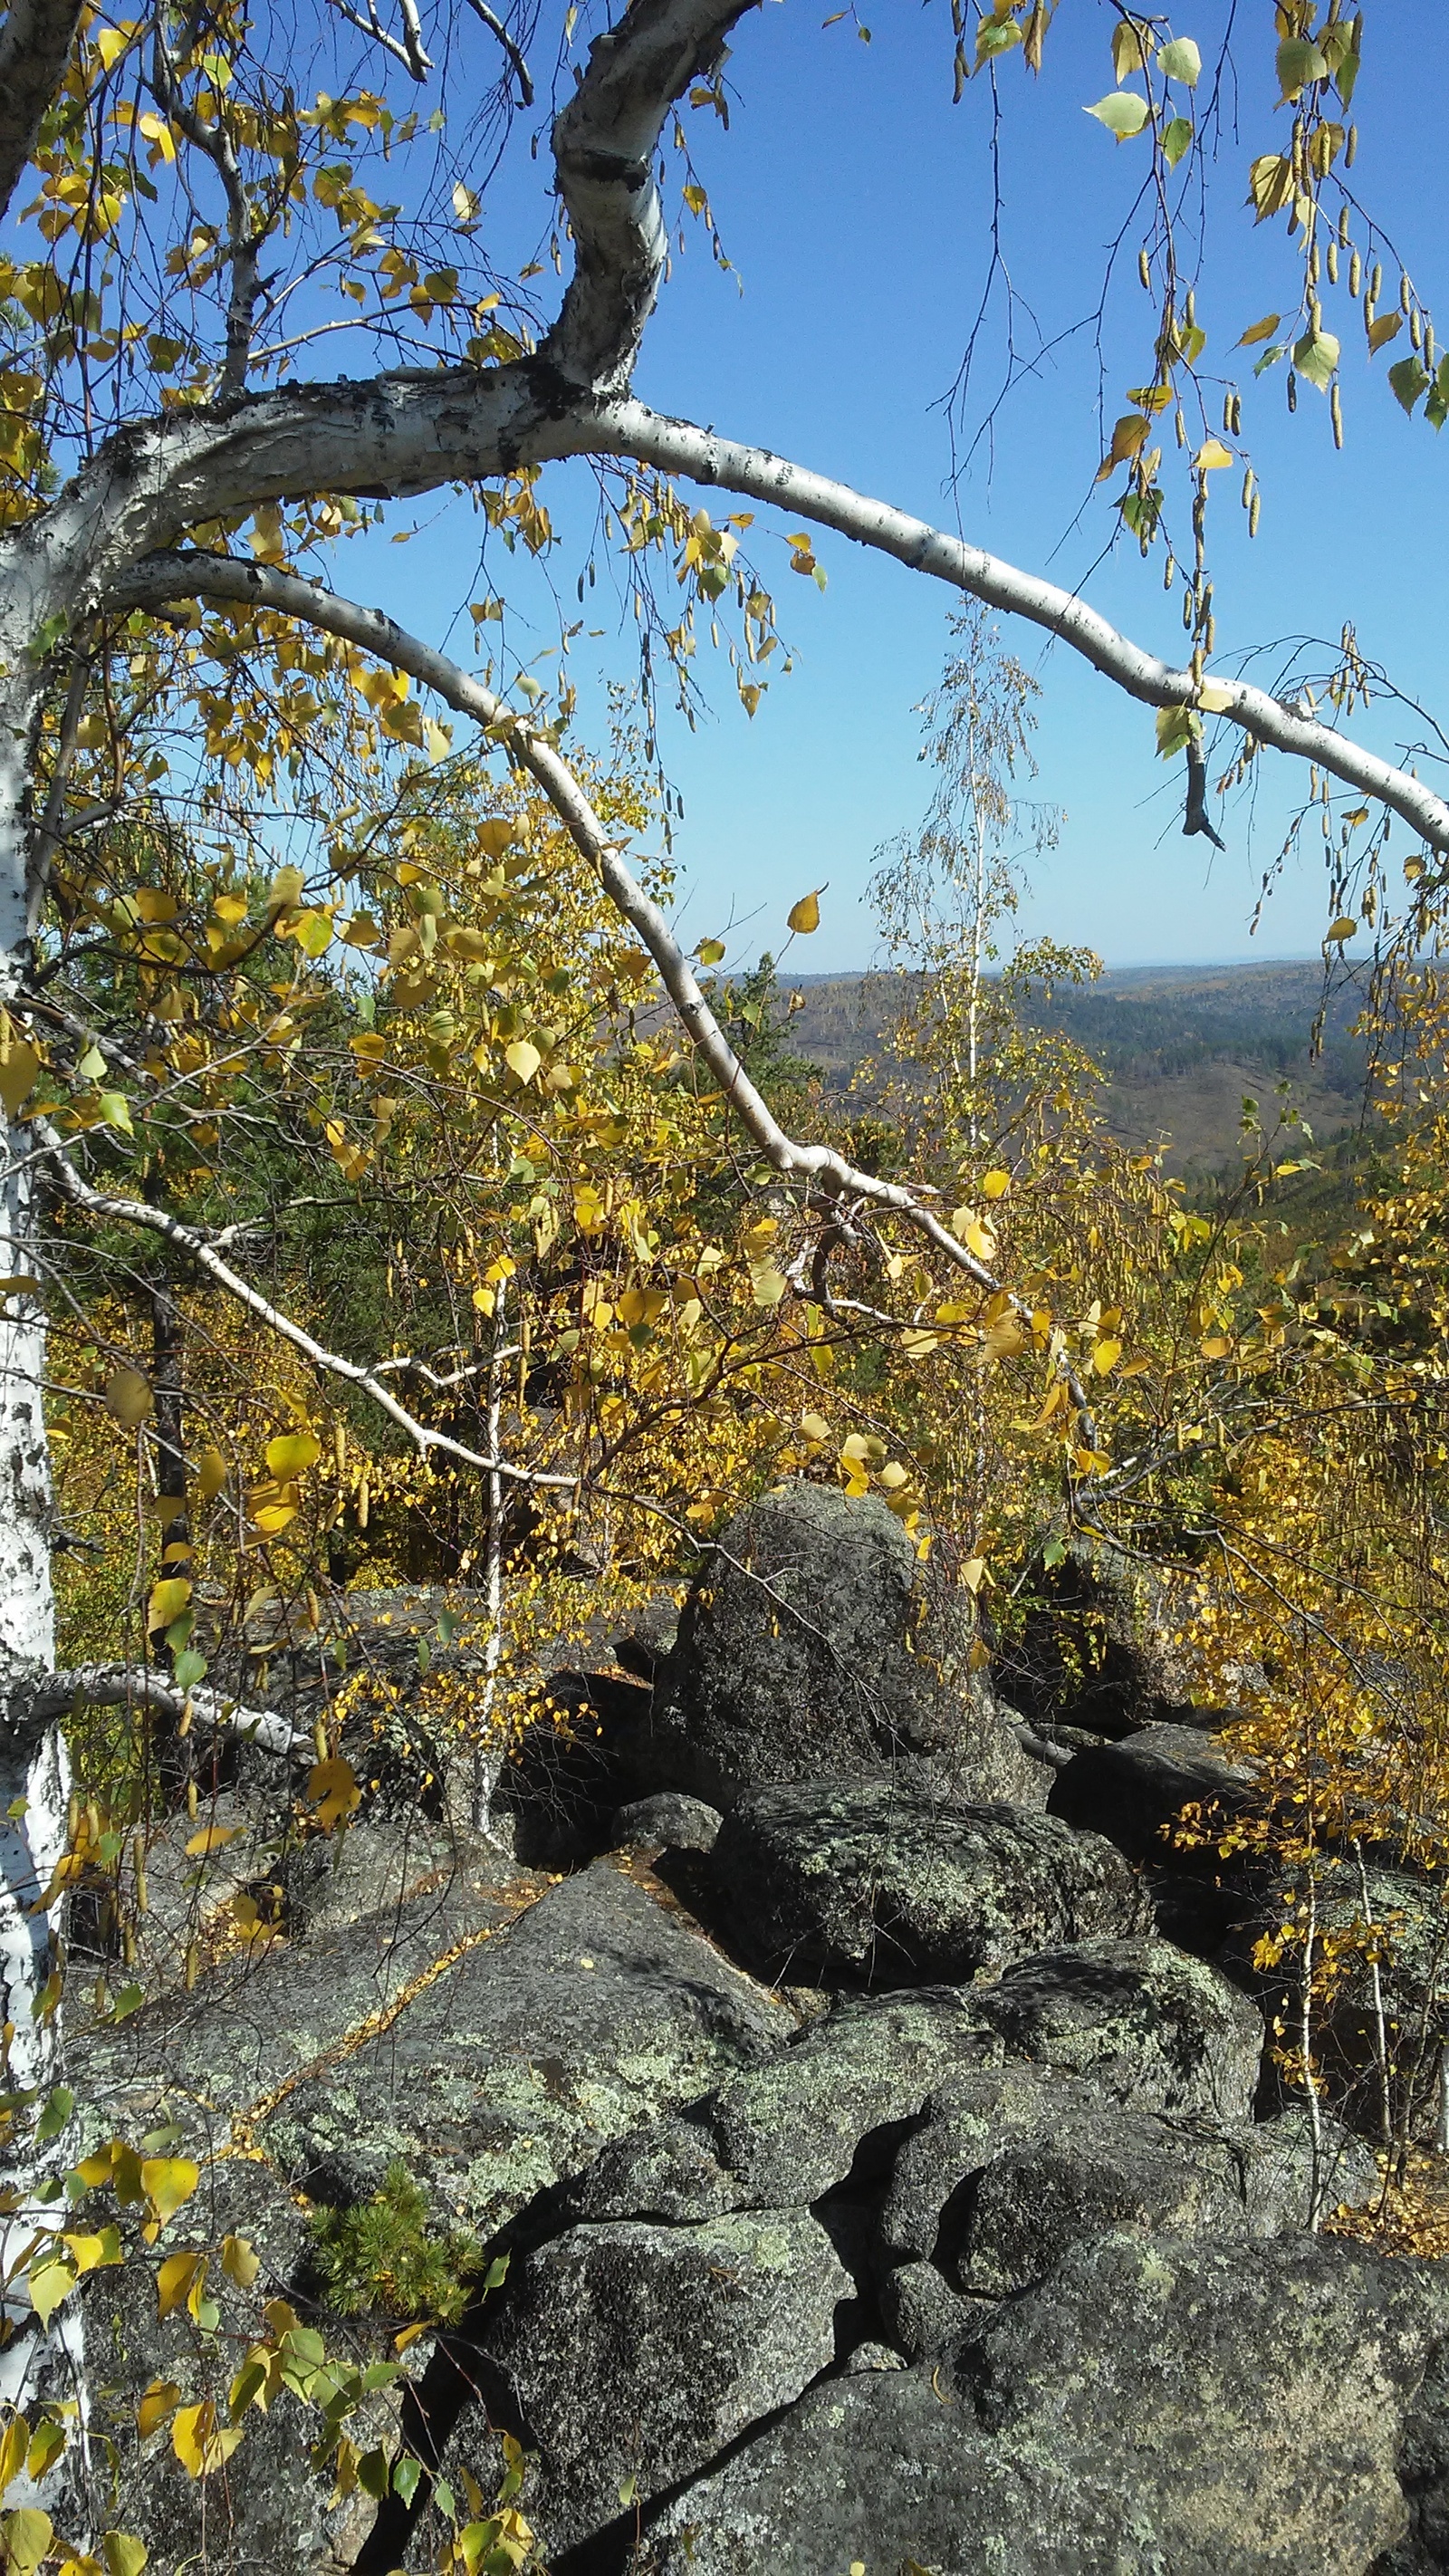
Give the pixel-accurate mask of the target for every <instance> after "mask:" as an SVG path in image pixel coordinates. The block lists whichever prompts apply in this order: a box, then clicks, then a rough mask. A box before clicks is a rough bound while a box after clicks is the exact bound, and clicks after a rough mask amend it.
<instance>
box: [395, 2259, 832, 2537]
mask: <svg viewBox="0 0 1449 2576" xmlns="http://www.w3.org/2000/svg"><path fill="white" fill-rule="evenodd" d="M853 2290H854V2284H853V2282H852V2280H851V2277H850V2275H849V2273H848V2272H847V2271H845V2269H844V2268H843V2267H842V2265H841V2263H840V2261H839V2259H838V2257H837V2255H836V2253H835V2250H834V2248H833V2246H832V2244H831V2241H830V2238H829V2236H828V2235H827V2234H826V2232H825V2230H824V2228H823V2227H821V2226H819V2225H817V2223H816V2221H815V2220H814V2219H813V2218H811V2217H809V2216H807V2214H806V2213H805V2212H804V2211H803V2210H791V2211H769V2212H762V2213H743V2212H741V2213H736V2214H734V2215H732V2216H730V2217H726V2218H718V2219H712V2220H708V2221H706V2222H704V2223H703V2224H702V2225H698V2226H694V2227H656V2226H649V2225H643V2224H640V2223H638V2222H637V2221H632V2220H619V2221H615V2222H614V2223H612V2224H608V2225H604V2226H587V2227H575V2228H571V2229H570V2230H568V2232H567V2233H566V2234H565V2235H563V2236H560V2237H557V2238H555V2239H554V2241H553V2243H552V2244H549V2245H545V2246H542V2247H540V2248H539V2249H538V2250H537V2251H536V2252H534V2253H531V2254H529V2255H527V2256H526V2257H525V2258H524V2260H523V2261H522V2262H521V2263H516V2264H515V2266H514V2268H513V2271H512V2273H511V2275H510V2278H509V2281H508V2284H507V2287H506V2289H505V2291H504V2293H503V2295H502V2298H501V2299H500V2300H499V2301H497V2302H495V2303H492V2304H490V2306H489V2307H488V2308H487V2309H485V2311H484V2314H483V2320H482V2324H481V2327H480V2330H479V2338H478V2343H477V2346H476V2350H475V2353H474V2355H473V2356H471V2357H470V2363H469V2367H470V2370H473V2369H476V2371H477V2373H478V2376H479V2380H480V2384H481V2386H482V2388H483V2390H484V2392H485V2394H486V2396H487V2397H488V2399H489V2409H488V2410H486V2411H485V2409H484V2408H482V2407H479V2406H476V2405H475V2406H473V2407H470V2408H468V2409H466V2410H465V2412H464V2414H463V2416H462V2417H461V2418H460V2420H459V2423H458V2425H457V2427H456V2429H455V2431H454V2434H453V2437H452V2440H451V2442H450V2444H449V2446H448V2448H447V2451H446V2453H445V2456H444V2470H445V2473H448V2474H450V2475H451V2476H456V2475H457V2472H458V2471H459V2470H460V2469H467V2470H468V2471H469V2472H470V2473H471V2474H472V2475H473V2476H475V2477H476V2478H477V2479H478V2482H479V2484H480V2485H481V2486H483V2488H484V2490H485V2492H487V2491H488V2486H489V2481H490V2478H494V2477H495V2476H496V2470H495V2462H496V2457H497V2451H496V2442H495V2437H494V2435H493V2432H492V2428H491V2425H490V2423H489V2412H490V2411H491V2413H492V2414H493V2415H494V2416H495V2418H496V2417H497V2416H498V2414H499V2412H500V2409H501V2410H502V2412H503V2415H504V2417H505V2419H506V2418H507V2417H508V2416H511V2417H512V2418H513V2420H514V2421H515V2422H516V2423H517V2425H518V2426H519V2428H520V2430H521V2433H522V2437H523V2439H524V2441H525V2442H526V2444H527V2446H528V2448H529V2450H530V2451H532V2452H535V2453H536V2455H537V2465H536V2468H535V2470H534V2472H533V2473H532V2475H531V2476H530V2479H529V2484H528V2494H527V2511H528V2517H529V2520H530V2522H531V2523H532V2524H533V2527H534V2529H535V2531H536V2532H537V2534H538V2538H539V2541H540V2543H541V2546H542V2548H543V2550H544V2552H545V2554H546V2555H548V2556H549V2557H552V2556H554V2555H555V2554H557V2553H558V2552H561V2551H563V2550H566V2549H570V2548H573V2547H574V2546H575V2545H576V2544H577V2543H578V2542H580V2541H584V2540H588V2539H591V2538H592V2537H593V2536H594V2535H595V2534H597V2533H598V2532H600V2531H602V2530H604V2529H606V2528H607V2527H608V2526H609V2525H610V2524H612V2523H615V2522H617V2521H618V2519H619V2516H620V2513H621V2510H622V2509H623V2508H624V2507H625V2506H626V2505H628V2506H633V2505H634V2504H635V2503H636V2502H637V2504H638V2505H640V2506H647V2504H648V2503H649V2501H650V2499H651V2498H652V2497H654V2496H656V2495H658V2494H659V2493H660V2492H661V2491H662V2490H663V2489H665V2488H668V2487H671V2486H674V2485H676V2484H677V2483H678V2482H679V2480H680V2479H682V2478H688V2477H692V2476H695V2475H697V2474H698V2472H699V2471H700V2470H701V2469H702V2468H704V2467H705V2466H706V2465H707V2464H708V2463H709V2462H710V2461H712V2460H713V2459H715V2458H717V2457H718V2455H719V2453H720V2452H721V2451H722V2450H724V2449H725V2448H726V2447H727V2445H728V2444H729V2443H730V2442H732V2441H734V2440H735V2439H736V2438H737V2436H738V2435H739V2434H741V2433H743V2432H745V2431H747V2430H748V2429H749V2427H750V2426H751V2425H753V2424H756V2423H758V2422H759V2421H760V2419H761V2418H762V2417H763V2416H767V2415H771V2414H773V2413H774V2412H775V2411H776V2409H777V2408H778V2407H781V2406H784V2405H788V2404H789V2403H790V2402H791V2401H792V2400H793V2399H794V2398H796V2397H798V2396H799V2395H800V2393H801V2391H802V2390H803V2389H804V2388H805V2387H807V2386H808V2384H809V2382H810V2381H811V2380H812V2379H814V2378H816V2377H818V2375H819V2374H820V2372H821V2371H823V2370H824V2369H826V2368H827V2367H828V2366H829V2365H830V2363H831V2362H832V2361H833V2359H834V2356H835V2312H836V2309H837V2307H838V2306H839V2305H840V2304H841V2303H842V2302H843V2301H845V2300H847V2299H849V2298H850V2297H851V2296H852V2294H853Z"/></svg>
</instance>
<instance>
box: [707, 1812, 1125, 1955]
mask: <svg viewBox="0 0 1449 2576" xmlns="http://www.w3.org/2000/svg"><path fill="white" fill-rule="evenodd" d="M708 1884H709V1886H710V1887H711V1888H712V1890H713V1892H714V1896H713V1901H714V1905H715V1907H716V1908H717V1913H716V1918H715V1919H717V1920H718V1921H719V1922H720V1924H721V1927H722V1929H724V1930H725V1932H726V1934H727V1937H728V1938H729V1939H730V1941H731V1944H732V1946H736V1947H739V1948H742V1949H744V1950H745V1951H746V1952H747V1954H748V1955H750V1956H752V1957H754V1958H755V1959H756V1960H758V1961H759V1962H760V1963H761V1965H762V1966H764V1967H765V1968H766V1969H767V1970H768V1972H769V1973H771V1974H775V1975H780V1976H788V1977H789V1978H791V1979H792V1980H794V1981H795V1982H802V1981H804V1980H805V1979H806V1978H808V1977H810V1976H814V1977H818V1978H821V1979H846V1980H849V1981H852V1982H856V1981H858V1982H860V1983H862V1984H868V1985H875V1986H899V1985H912V1984H917V1983H922V1982H931V1981H935V1980H937V1979H939V1980H942V1981H944V1982H950V1983H965V1982H967V1981H969V1980H970V1979H971V1978H972V1977H974V1976H976V1975H978V1974H979V1973H980V1972H981V1971H982V1970H990V1969H997V1968H1001V1967H1004V1966H1005V1965H1006V1964H1007V1963H1008V1961H1010V1960H1013V1959H1021V1958H1025V1957H1028V1956H1029V1955H1030V1954H1031V1953H1032V1952H1034V1951H1038V1950H1043V1949H1047V1948H1049V1947H1051V1946H1053V1945H1055V1944H1056V1943H1059V1942H1063V1941H1081V1940H1084V1939H1086V1938H1087V1937H1089V1936H1090V1935H1093V1934H1108V1935H1112V1936H1120V1935H1123V1934H1126V1933H1132V1932H1137V1931H1140V1930H1143V1929H1145V1928H1146V1927H1147V1926H1148V1925H1149V1924H1150V1922H1151V1919H1152V1916H1151V1907H1150V1904H1149V1902H1148V1899H1147V1897H1146V1895H1145V1894H1144V1891H1143V1889H1142V1887H1141V1884H1140V1882H1139V1881H1138V1879H1137V1878H1136V1877H1135V1876H1134V1874H1133V1872H1132V1870H1131V1869H1130V1868H1129V1867H1128V1865H1127V1863H1126V1862H1125V1861H1124V1860H1123V1858H1122V1855H1121V1853H1120V1852H1118V1851H1117V1850H1115V1849H1114V1847H1113V1845H1112V1844H1111V1843H1109V1842H1106V1841H1105V1840H1104V1839H1103V1838H1102V1837H1101V1836H1100V1835H1098V1834H1083V1833H1078V1832H1076V1831H1074V1830H1073V1828H1072V1827H1071V1826H1069V1825H1066V1824H1063V1823H1062V1822H1061V1821H1060V1820H1059V1819H1058V1818H1056V1817H1053V1816H1043V1815H1038V1814H1035V1813H1032V1812H1031V1811H1029V1810H1027V1809H1025V1808H1019V1807H1005V1806H967V1805H958V1804H955V1803H950V1802H946V1801H943V1800H942V1799H940V1798H938V1797H937V1796H936V1795H934V1794H933V1792H932V1791H931V1790H930V1789H929V1788H926V1787H923V1786H921V1785H919V1784H915V1783H911V1782H906V1781H891V1780H873V1781H858V1780H806V1781H798V1782H795V1783H793V1784H790V1785H788V1786H782V1787H777V1788H770V1789H760V1790H756V1791H754V1792H752V1793H751V1795H750V1796H749V1797H747V1798H744V1799H742V1800H741V1801H740V1803H739V1804H738V1805H737V1806H736V1807H735V1808H734V1809H733V1810H732V1811H731V1813H730V1814H729V1815H727V1816H726V1818H725V1821H724V1824H723V1825H722V1827H721V1829H720V1835H719V1839H718V1841H717V1842H716V1844H715V1847H714V1850H713V1852H712V1853H711V1855H710V1858H709V1864H708Z"/></svg>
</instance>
